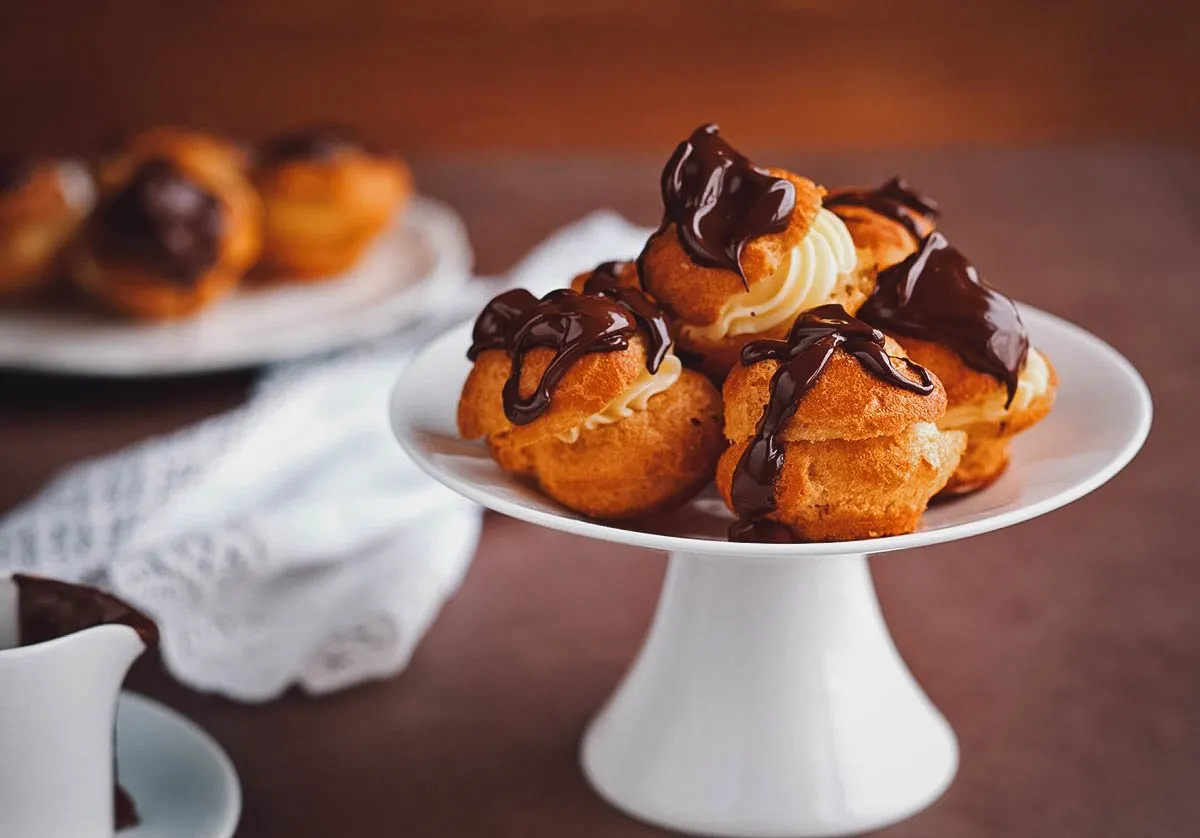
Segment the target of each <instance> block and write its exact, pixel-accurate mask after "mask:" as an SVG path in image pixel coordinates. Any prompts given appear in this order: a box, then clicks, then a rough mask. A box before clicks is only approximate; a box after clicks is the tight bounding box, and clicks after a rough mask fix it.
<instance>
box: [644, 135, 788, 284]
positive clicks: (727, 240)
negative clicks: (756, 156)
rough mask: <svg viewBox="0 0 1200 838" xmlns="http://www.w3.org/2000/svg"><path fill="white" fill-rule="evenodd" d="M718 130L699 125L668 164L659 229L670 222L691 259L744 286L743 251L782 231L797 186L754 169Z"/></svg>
mask: <svg viewBox="0 0 1200 838" xmlns="http://www.w3.org/2000/svg"><path fill="white" fill-rule="evenodd" d="M718 130H719V129H718V128H717V126H716V125H713V124H711V123H710V124H708V125H702V126H700V127H699V128H697V129H696V130H695V131H693V132H692V134H691V136H690V137H688V138H687V139H686V140H684V141H683V142H681V143H680V144H679V145H678V146H677V147H676V148H675V152H674V153H673V154H672V155H671V158H670V159H669V160H668V161H667V165H666V168H664V169H663V172H662V181H661V188H662V199H663V223H662V228H660V230H661V229H665V228H666V226H667V225H668V224H669V223H671V222H674V224H675V228H676V230H677V231H678V233H679V243H680V244H681V245H682V246H683V249H684V250H685V251H687V254H688V256H690V257H691V258H692V261H694V262H695V263H696V264H697V265H703V266H705V267H714V268H725V269H726V270H730V271H735V272H736V273H737V274H738V275H739V276H740V277H741V278H742V282H743V284H745V285H746V287H747V288H748V287H749V283H748V282H746V275H745V273H744V272H743V271H742V262H741V259H742V250H743V248H745V246H746V243H747V242H749V241H751V240H753V239H756V238H758V237H759V236H765V235H767V234H769V233H779V232H781V231H783V230H785V229H786V228H787V225H788V221H789V220H790V219H791V217H792V210H793V209H795V207H796V187H795V186H793V185H792V183H791V182H790V181H788V180H787V179H786V178H778V177H775V176H774V175H772V174H770V173H769V172H767V171H766V170H765V169H760V168H758V167H757V166H755V165H754V164H753V163H751V162H750V160H749V159H748V158H746V157H745V156H743V155H742V154H741V153H739V152H738V151H737V150H736V149H734V148H733V146H731V145H730V144H729V143H727V142H725V140H724V139H722V138H721V136H720V134H719V133H718ZM639 267H640V266H639ZM639 273H640V271H639Z"/></svg>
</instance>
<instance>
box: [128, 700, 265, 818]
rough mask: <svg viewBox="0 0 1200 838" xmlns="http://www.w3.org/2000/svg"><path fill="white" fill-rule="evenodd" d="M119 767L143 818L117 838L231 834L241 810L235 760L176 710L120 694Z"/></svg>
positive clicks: (240, 794)
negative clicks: (233, 761) (230, 759)
mask: <svg viewBox="0 0 1200 838" xmlns="http://www.w3.org/2000/svg"><path fill="white" fill-rule="evenodd" d="M117 766H118V771H119V773H120V779H121V785H123V786H124V787H125V788H126V789H127V790H128V791H129V793H130V795H132V796H133V800H134V803H135V804H136V805H137V809H138V812H139V814H140V815H141V818H142V822H141V824H139V825H138V826H136V827H134V828H133V829H126V830H123V831H121V832H119V833H118V838H232V835H233V833H234V830H235V829H236V828H237V824H238V818H239V817H240V816H241V812H242V792H241V787H240V786H239V784H238V778H237V773H236V772H235V771H234V768H233V763H232V762H230V761H229V757H228V756H226V755H225V752H224V751H223V750H221V746H220V745H218V744H217V743H216V742H214V741H213V740H212V738H211V737H209V735H208V734H207V733H205V732H204V731H203V730H201V729H200V728H199V727H197V726H196V725H195V724H193V723H192V722H190V721H188V720H187V719H185V718H184V717H183V716H181V715H179V714H178V713H176V712H175V711H174V710H170V709H168V708H167V707H164V706H163V705H161V704H159V703H158V702H155V701H151V700H150V699H148V698H145V697H143V696H140V695H136V694H134V693H128V692H126V693H122V694H121V698H120V701H119V702H118V704H117Z"/></svg>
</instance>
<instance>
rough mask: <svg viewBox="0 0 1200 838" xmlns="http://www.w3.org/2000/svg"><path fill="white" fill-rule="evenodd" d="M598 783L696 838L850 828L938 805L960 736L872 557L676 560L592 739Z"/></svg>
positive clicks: (640, 812) (586, 755)
mask: <svg viewBox="0 0 1200 838" xmlns="http://www.w3.org/2000/svg"><path fill="white" fill-rule="evenodd" d="M582 760H583V767H584V771H585V772H586V774H587V777H588V779H589V780H590V781H591V783H592V785H593V786H594V787H595V789H596V790H597V791H598V792H599V793H600V795H601V796H603V797H604V798H605V799H606V800H608V801H609V802H610V803H612V804H613V805H614V806H616V807H617V808H619V809H621V810H623V811H624V812H626V813H628V814H630V815H632V816H633V817H635V818H638V819H639V820H643V821H647V822H650V823H654V824H657V825H660V826H664V827H668V828H670V829H674V830H679V831H682V832H689V833H693V834H698V835H716V836H737V838H775V837H776V836H778V838H783V837H784V836H787V838H796V837H797V836H835V835H847V834H853V833H857V832H863V831H866V830H870V829H874V828H877V827H881V826H884V825H886V824H889V823H893V822H895V821H898V820H902V819H903V818H906V817H908V816H909V815H912V814H914V813H916V812H917V811H919V810H921V809H923V808H925V807H926V806H928V805H929V804H930V803H932V802H933V801H934V800H936V799H937V798H938V796H939V795H941V793H942V792H943V791H944V790H945V789H946V787H947V786H948V785H949V784H950V781H951V779H952V778H953V777H954V773H955V771H956V769H957V767H958V744H957V742H956V740H955V738H954V732H953V731H952V730H951V729H950V726H949V725H948V724H947V723H946V720H945V719H944V718H943V717H942V715H941V713H939V712H938V710H937V708H935V707H934V706H933V704H932V703H931V702H930V701H929V699H928V697H926V695H925V693H924V692H922V690H921V688H920V686H919V685H918V684H917V682H916V681H915V680H914V679H913V677H912V674H911V673H910V672H909V671H908V668H907V667H906V666H905V665H904V661H903V660H901V658H900V655H899V653H898V652H897V651H896V646H895V644H894V643H893V642H892V638H891V635H890V634H889V633H888V629H887V625H886V623H885V622H884V620H883V614H882V613H881V612H880V609H879V601H878V599H877V598H876V596H875V588H874V585H873V584H872V582H871V575H870V570H869V568H868V566H867V557H866V556H864V555H840V556H833V555H831V556H816V557H807V556H806V557H803V558H784V559H780V558H754V557H745V558H737V559H732V560H731V559H730V558H728V557H717V556H707V555H704V554H703V553H698V552H689V553H672V554H671V556H670V565H669V568H668V571H667V577H666V582H665V584H664V588H663V592H662V598H661V599H660V601H659V604H658V611H657V613H656V615H655V617H654V622H653V625H652V626H651V629H650V633H649V636H648V637H647V639H646V641H645V644H644V645H643V647H642V650H641V652H640V653H639V655H638V658H637V660H636V662H635V663H634V664H633V666H632V668H631V669H630V670H629V672H628V673H626V675H625V678H624V680H623V681H622V683H621V685H620V687H619V688H618V689H617V691H616V693H615V694H614V695H613V696H612V698H610V699H609V702H608V704H607V706H606V707H605V708H604V709H603V710H602V711H601V712H600V714H599V715H598V716H597V717H596V719H595V720H594V721H593V722H592V724H591V726H590V727H589V729H588V731H587V735H586V737H585V738H584V742H583V750H582Z"/></svg>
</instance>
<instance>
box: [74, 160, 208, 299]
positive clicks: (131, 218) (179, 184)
mask: <svg viewBox="0 0 1200 838" xmlns="http://www.w3.org/2000/svg"><path fill="white" fill-rule="evenodd" d="M224 232H225V214H224V211H223V208H222V206H221V202H220V201H219V200H218V199H217V197H216V196H215V195H213V194H212V193H211V192H209V191H208V190H206V189H205V188H204V187H203V186H201V185H200V184H198V183H196V182H195V181H194V180H192V179H191V178H190V177H188V176H187V175H186V174H185V173H184V172H182V171H180V170H179V169H177V168H176V167H175V166H174V164H172V163H171V162H169V161H167V160H164V159H161V158H156V159H154V160H150V161H148V162H146V163H143V164H142V165H141V166H140V167H139V168H138V169H137V171H135V172H134V174H133V177H132V179H131V180H130V181H129V183H127V184H126V185H125V186H123V187H122V188H121V189H120V190H119V191H117V192H116V193H114V194H113V195H111V196H110V197H108V198H106V199H105V200H104V201H102V202H101V204H100V206H99V207H97V208H96V212H95V214H94V216H93V218H92V223H91V226H90V228H89V235H90V237H91V241H92V243H93V245H94V247H95V248H96V253H97V255H98V256H99V257H100V258H101V259H103V260H114V261H132V262H136V263H139V264H144V265H147V266H149V267H151V268H153V269H155V270H157V271H160V272H161V273H162V274H163V275H164V276H166V277H167V278H168V279H172V280H175V281H177V282H180V283H189V282H192V281H194V280H195V279H196V278H197V277H199V276H200V275H201V274H203V273H204V272H205V271H207V270H208V269H209V268H211V267H212V266H213V265H215V264H216V262H217V258H218V255H219V254H220V249H221V236H222V235H223V234H224Z"/></svg>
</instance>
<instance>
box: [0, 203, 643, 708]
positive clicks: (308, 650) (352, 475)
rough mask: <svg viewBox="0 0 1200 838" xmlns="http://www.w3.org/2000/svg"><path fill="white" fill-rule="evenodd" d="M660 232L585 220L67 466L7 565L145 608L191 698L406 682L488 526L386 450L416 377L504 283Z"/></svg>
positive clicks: (3, 533) (627, 252) (10, 539)
mask: <svg viewBox="0 0 1200 838" xmlns="http://www.w3.org/2000/svg"><path fill="white" fill-rule="evenodd" d="M648 232H649V231H647V230H644V229H641V228H638V227H634V226H632V225H630V224H629V223H628V222H627V221H625V220H624V219H622V218H621V217H620V216H617V215H615V214H613V213H609V212H601V213H596V214H593V215H591V216H589V217H587V218H585V219H583V220H582V221H580V222H577V223H575V224H572V225H570V226H568V227H566V228H564V229H562V230H560V231H558V232H557V233H555V234H554V235H552V236H551V237H549V238H548V239H547V240H546V241H545V242H543V243H542V244H541V245H540V246H539V247H537V248H536V249H535V250H534V251H533V252H531V253H530V254H529V256H527V257H526V259H525V260H524V261H522V263H521V264H520V265H518V266H517V268H516V269H515V270H514V271H513V272H512V273H511V274H510V275H509V276H508V277H507V281H505V282H496V281H490V282H489V281H483V280H477V281H474V282H471V283H469V284H468V285H467V286H466V288H465V289H462V288H459V289H458V290H457V291H456V293H455V294H454V299H453V300H449V301H438V302H436V303H435V305H434V309H433V311H431V312H430V315H429V319H428V320H427V321H426V322H425V323H423V324H420V325H415V326H411V325H410V326H409V327H407V328H406V329H404V330H403V331H402V332H401V333H399V334H396V335H393V336H391V337H389V338H385V339H382V340H379V341H376V342H374V343H373V344H371V345H369V346H365V347H359V348H356V349H353V350H349V351H346V352H342V353H339V354H337V355H335V356H333V357H328V358H324V359H319V360H316V361H306V362H302V363H295V364H288V365H283V366H280V367H277V368H275V369H273V370H271V371H268V372H267V373H266V374H265V375H264V377H263V378H262V379H261V380H260V382H259V383H258V385H257V387H256V388H255V391H254V393H253V395H252V396H251V398H250V400H249V401H248V402H247V404H245V405H244V406H242V407H240V408H238V409H237V410H234V411H232V412H230V413H228V414H225V415H223V416H219V417H216V418H214V419H210V420H208V421H205V422H201V423H199V424H197V425H195V426H192V427H190V428H186V429H184V430H181V431H178V432H176V433H172V434H169V435H166V436H163V437H160V438H156V439H152V440H149V441H146V442H143V443H141V444H139V445H135V446H133V447H132V448H129V449H127V450H125V451H121V452H118V453H116V454H113V455H109V456H105V457H101V458H99V459H95V460H91V461H89V462H85V463H82V464H80V465H77V466H74V467H72V468H70V469H68V470H67V471H66V472H64V473H63V474H61V475H60V476H58V477H57V478H55V479H54V480H53V481H52V482H51V483H50V484H49V485H48V486H47V487H46V488H45V489H44V490H43V491H42V492H41V493H40V494H38V495H37V496H36V497H35V498H33V499H32V500H31V501H29V502H27V503H26V504H25V505H23V506H21V507H19V508H18V509H16V510H14V511H13V512H12V513H10V514H9V515H8V516H7V517H6V518H4V519H3V520H2V521H0V568H5V569H10V570H25V571H29V572H35V573H43V574H46V575H49V576H54V577H57V578H62V579H67V580H75V581H87V582H90V583H93V584H98V585H100V586H101V587H105V588H107V589H109V590H111V591H113V592H114V593H116V594H117V595H118V596H120V597H122V598H124V599H126V600H128V601H129V602H131V603H133V604H134V605H136V606H138V607H140V608H142V609H144V610H145V611H147V612H148V613H149V614H150V615H151V616H153V617H154V618H155V620H156V621H157V622H158V624H159V627H160V629H161V632H162V653H163V658H164V660H165V662H166V665H167V667H168V668H169V669H170V671H171V672H172V674H173V675H174V676H175V677H177V678H178V679H179V680H180V681H182V682H184V683H185V684H188V685H190V686H192V687H194V688H196V689H199V690H203V691H210V692H218V693H222V694H224V695H226V696H228V697H230V698H233V699H237V700H241V701H249V702H256V701H266V700H269V699H271V698H274V697H276V696H278V695H279V694H280V693H281V692H283V691H284V690H285V689H287V688H288V687H289V686H291V685H299V686H300V687H302V688H303V689H305V690H307V691H308V692H310V693H316V694H320V693H326V692H330V691H333V690H337V689H340V688H343V687H347V686H350V685H352V684H356V683H359V682H362V681H365V680H369V679H374V678H383V677H388V676H391V675H394V674H395V673H397V672H399V671H400V670H401V669H403V668H404V666H405V665H406V664H407V662H408V660H409V659H410V657H411V656H412V653H413V651H414V649H415V648H416V645H417V643H418V641H419V640H420V638H421V637H422V636H423V635H424V633H425V631H426V630H427V629H428V627H429V626H430V624H431V623H432V622H433V620H434V618H435V617H436V616H437V613H438V611H439V610H440V608H441V606H442V604H443V602H444V601H445V600H446V598H447V597H449V596H450V595H451V594H452V593H453V592H454V591H455V590H456V589H457V587H458V585H459V582H460V581H461V579H462V577H463V574H464V573H465V572H466V569H467V566H468V564H469V562H470V558H471V555H472V554H473V553H474V550H475V544H476V542H477V540H478V536H479V527H480V511H479V509H478V508H477V507H475V506H473V505H472V504H470V503H468V502H467V501H465V500H463V499H462V498H460V497H458V496H457V495H455V494H453V493H452V492H450V491H449V490H447V489H445V488H443V487H442V486H440V485H438V484H436V483H435V482H434V481H432V480H431V479H430V478H428V477H426V476H425V475H424V474H423V473H421V472H420V471H419V469H418V468H417V467H416V465H415V464H413V462H412V461H411V460H409V459H408V457H407V456H405V455H404V454H403V452H402V451H401V450H400V448H399V447H398V445H397V444H396V443H395V441H394V440H393V439H392V437H391V432H390V429H389V427H388V420H387V400H388V395H389V391H390V389H391V387H392V385H393V384H394V383H395V381H396V379H397V377H398V374H399V372H400V370H401V369H402V367H403V365H404V363H405V362H406V361H407V359H408V358H409V357H410V356H411V354H412V353H413V351H414V348H416V347H419V346H422V345H424V344H425V343H427V342H428V339H429V338H430V337H432V336H433V335H434V334H435V333H436V332H439V331H441V330H442V329H444V328H446V327H447V326H448V325H449V324H451V323H452V322H455V321H456V320H461V319H463V318H466V317H471V316H474V315H475V313H477V311H478V309H479V308H480V307H481V306H482V304H483V302H484V301H485V300H486V299H488V298H489V297H490V296H491V295H493V294H495V293H497V292H498V290H500V288H502V287H507V286H517V285H520V286H524V287H527V288H529V289H530V290H532V291H534V292H535V293H537V294H541V293H544V292H545V291H547V290H549V289H551V288H554V287H559V286H562V285H564V284H565V283H566V282H567V281H568V280H569V279H570V278H571V276H573V275H574V274H575V273H578V272H580V271H583V270H586V269H588V268H591V267H593V266H595V265H596V264H597V263H598V262H600V261H603V260H605V259H614V258H631V257H632V256H633V255H635V254H636V253H637V251H638V250H639V249H640V247H641V245H642V243H643V242H644V241H645V239H646V236H647V234H648Z"/></svg>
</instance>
